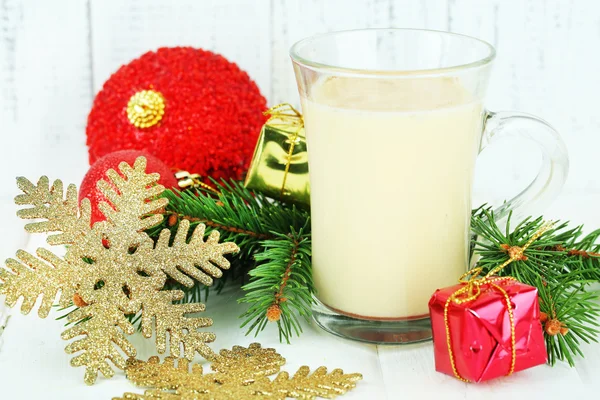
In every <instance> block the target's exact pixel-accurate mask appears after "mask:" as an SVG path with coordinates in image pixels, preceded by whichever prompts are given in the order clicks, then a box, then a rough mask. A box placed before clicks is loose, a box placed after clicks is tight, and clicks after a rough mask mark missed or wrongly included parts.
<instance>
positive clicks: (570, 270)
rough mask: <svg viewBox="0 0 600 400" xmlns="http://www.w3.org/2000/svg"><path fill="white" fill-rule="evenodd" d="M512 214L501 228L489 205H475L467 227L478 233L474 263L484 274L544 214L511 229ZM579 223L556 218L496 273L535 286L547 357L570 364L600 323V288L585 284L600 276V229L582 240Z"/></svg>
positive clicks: (534, 228)
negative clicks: (571, 224)
mask: <svg viewBox="0 0 600 400" xmlns="http://www.w3.org/2000/svg"><path fill="white" fill-rule="evenodd" d="M510 224H511V216H510V215H509V217H508V220H507V221H506V228H505V229H500V227H499V226H498V222H497V221H496V219H495V216H494V214H493V212H492V211H490V209H488V208H479V209H477V210H474V212H473V216H472V220H471V229H472V230H473V233H474V234H475V235H476V239H475V240H474V243H475V249H474V250H475V253H476V254H477V256H479V257H480V258H479V260H477V266H479V267H482V268H483V270H484V273H486V272H488V271H490V270H491V269H493V268H494V267H496V266H498V265H501V264H502V263H503V262H504V261H506V260H507V259H508V257H509V256H508V254H507V253H508V251H510V248H511V247H513V246H519V247H520V246H523V244H524V243H525V242H527V241H528V240H529V238H530V237H531V236H532V235H533V234H534V232H536V231H537V230H538V229H539V228H540V226H541V225H542V224H543V219H542V217H539V218H536V219H533V218H526V219H525V220H523V221H522V222H521V223H519V224H518V225H517V226H516V227H515V228H514V229H513V230H512V231H511V230H510ZM582 232H583V227H582V226H578V227H576V228H568V224H567V223H556V224H555V227H554V228H552V229H550V230H548V231H547V232H545V233H544V234H543V235H542V236H541V237H540V238H539V239H538V240H537V241H536V242H535V244H534V245H533V246H531V247H530V248H528V249H527V250H525V252H524V255H525V257H523V259H521V260H518V261H515V262H513V263H512V264H509V265H508V266H507V267H505V268H504V269H503V270H501V271H499V272H498V275H500V276H507V275H508V276H513V277H515V278H517V279H518V280H519V281H521V282H523V283H525V284H528V285H532V286H535V287H537V289H538V293H539V298H540V309H541V311H542V312H543V314H542V315H543V316H544V317H545V319H546V318H547V321H546V320H544V321H543V323H544V336H545V340H546V348H547V351H548V362H549V363H550V364H551V365H554V364H555V363H556V361H557V360H560V361H567V362H568V363H569V364H570V365H571V366H573V365H574V363H575V358H576V356H582V357H583V352H582V351H581V349H580V341H584V342H587V343H589V342H597V341H598V335H599V330H598V328H599V327H600V320H599V318H600V304H599V303H598V299H599V298H600V293H599V292H597V291H590V290H589V285H590V284H592V283H595V282H598V281H599V280H600V257H598V256H597V255H596V254H595V253H597V252H598V247H599V246H598V245H596V244H594V243H595V242H596V240H597V238H598V236H600V231H594V232H592V233H590V234H589V235H587V236H584V237H583V238H582V239H581V240H578V239H579V237H580V236H581V235H582Z"/></svg>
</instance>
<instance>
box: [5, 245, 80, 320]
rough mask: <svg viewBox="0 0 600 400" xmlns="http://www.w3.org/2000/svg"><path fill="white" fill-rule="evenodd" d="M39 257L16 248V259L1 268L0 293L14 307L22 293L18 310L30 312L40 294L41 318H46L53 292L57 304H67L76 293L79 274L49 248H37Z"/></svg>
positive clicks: (52, 299)
mask: <svg viewBox="0 0 600 400" xmlns="http://www.w3.org/2000/svg"><path fill="white" fill-rule="evenodd" d="M37 255H38V257H39V258H38V257H36V256H34V255H32V254H29V253H28V252H26V251H23V250H19V251H18V252H17V258H18V260H15V259H12V258H9V259H8V260H6V266H7V267H8V269H4V268H0V295H1V294H4V295H6V304H7V305H8V306H9V307H13V306H14V305H15V304H16V302H17V301H18V300H19V298H20V297H23V298H24V300H23V304H22V305H21V312H22V313H23V314H29V312H30V311H31V309H32V308H33V306H34V305H35V302H36V300H37V299H38V297H39V296H40V295H42V296H43V297H42V304H41V306H40V308H39V310H38V315H39V316H40V318H46V317H47V316H48V314H49V312H50V309H51V308H52V304H53V302H54V299H55V298H56V295H57V294H58V293H59V292H61V294H60V301H59V304H60V305H61V306H63V307H66V306H67V305H68V304H69V302H70V301H71V299H72V298H73V294H74V293H75V289H76V287H77V282H78V277H77V273H76V271H75V270H74V269H73V268H72V267H71V266H70V265H69V264H68V263H67V262H66V261H64V260H62V259H60V258H58V257H57V256H55V255H54V254H53V253H52V252H50V251H49V250H46V249H43V248H40V249H38V250H37Z"/></svg>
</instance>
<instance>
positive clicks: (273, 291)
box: [239, 229, 314, 343]
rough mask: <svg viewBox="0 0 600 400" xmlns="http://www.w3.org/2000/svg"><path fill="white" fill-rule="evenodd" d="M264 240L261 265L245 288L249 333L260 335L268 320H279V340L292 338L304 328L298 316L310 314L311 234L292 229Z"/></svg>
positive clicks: (305, 316)
mask: <svg viewBox="0 0 600 400" xmlns="http://www.w3.org/2000/svg"><path fill="white" fill-rule="evenodd" d="M277 236H278V237H277V239H275V240H268V241H265V242H263V246H264V248H265V251H264V252H262V253H260V254H257V255H256V260H257V261H258V262H259V265H258V266H257V267H256V268H254V269H253V270H251V271H250V273H249V274H250V276H251V280H250V283H248V284H247V285H245V286H244V287H243V289H244V290H245V291H246V294H245V296H244V297H243V298H242V299H240V300H239V302H241V303H248V304H251V305H250V307H249V308H248V310H247V311H246V312H245V313H244V314H243V315H242V316H241V318H244V322H243V323H242V327H245V326H248V331H247V333H248V334H249V333H251V332H252V331H254V333H255V336H256V335H258V334H259V333H260V332H261V331H262V330H263V329H265V327H266V326H267V323H268V322H269V321H272V322H274V321H277V326H278V327H279V335H280V340H282V339H285V340H286V342H288V343H289V342H290V338H291V336H292V335H293V334H294V333H295V334H296V335H300V333H301V332H302V328H301V326H300V322H299V318H298V316H301V317H303V318H304V319H306V320H308V319H309V318H310V316H311V305H312V304H313V301H314V300H313V297H312V295H313V293H314V285H313V282H312V276H311V264H310V257H311V242H310V234H305V233H303V230H302V229H301V230H300V231H299V232H295V231H292V232H291V233H290V234H288V235H282V234H280V235H277Z"/></svg>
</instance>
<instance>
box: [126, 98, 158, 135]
mask: <svg viewBox="0 0 600 400" xmlns="http://www.w3.org/2000/svg"><path fill="white" fill-rule="evenodd" d="M164 114H165V98H164V97H163V95H162V94H161V93H160V92H157V91H155V90H141V91H139V92H137V93H136V94H134V95H133V96H131V98H130V99H129V102H128V103H127V118H128V119H129V122H131V124H132V125H133V126H135V127H136V128H150V127H152V126H154V125H156V124H158V123H159V122H160V120H161V119H162V117H163V115H164Z"/></svg>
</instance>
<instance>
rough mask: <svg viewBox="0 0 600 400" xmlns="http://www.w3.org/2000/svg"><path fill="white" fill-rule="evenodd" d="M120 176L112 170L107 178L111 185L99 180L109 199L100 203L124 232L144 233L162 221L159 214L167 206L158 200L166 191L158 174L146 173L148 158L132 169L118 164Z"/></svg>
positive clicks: (98, 184) (161, 200)
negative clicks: (160, 183) (159, 182)
mask: <svg viewBox="0 0 600 400" xmlns="http://www.w3.org/2000/svg"><path fill="white" fill-rule="evenodd" d="M119 170H120V171H121V173H122V174H123V175H124V177H123V176H121V175H119V174H118V173H117V172H116V171H115V170H113V169H109V170H108V171H107V172H106V175H107V176H108V178H109V179H110V181H111V182H112V184H111V183H109V182H107V181H105V180H99V181H98V183H97V187H98V189H99V190H100V191H101V192H102V194H103V195H104V196H105V197H106V198H107V199H108V200H109V202H110V203H107V202H105V201H103V202H100V203H99V204H98V208H99V209H100V211H101V212H102V213H103V214H104V216H105V217H106V219H107V220H108V221H109V223H110V224H112V225H114V226H115V227H116V228H117V231H123V232H132V233H135V232H141V231H144V230H146V229H148V228H151V227H153V226H155V225H157V224H159V223H160V222H161V221H162V220H163V216H162V214H160V213H159V211H161V210H163V209H164V207H165V206H166V205H167V204H168V202H169V201H168V200H167V199H165V198H156V196H158V195H159V194H161V193H162V192H163V191H164V190H165V188H164V187H163V186H162V185H159V184H158V183H157V182H158V179H159V178H160V175H159V174H156V173H153V174H146V172H145V171H146V159H145V158H144V157H138V158H137V159H136V160H135V163H134V164H133V168H132V167H131V166H130V165H129V164H127V163H126V162H122V163H121V164H119Z"/></svg>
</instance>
